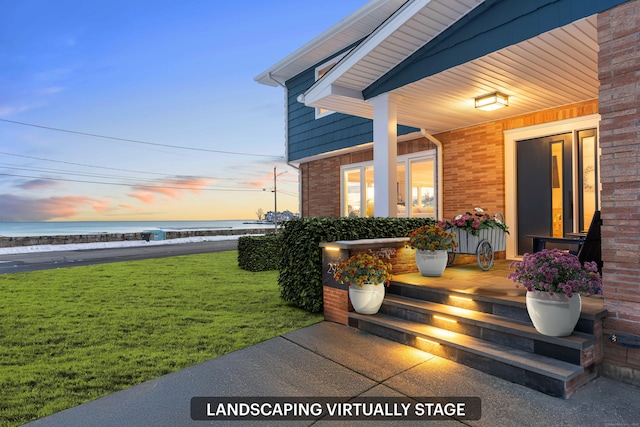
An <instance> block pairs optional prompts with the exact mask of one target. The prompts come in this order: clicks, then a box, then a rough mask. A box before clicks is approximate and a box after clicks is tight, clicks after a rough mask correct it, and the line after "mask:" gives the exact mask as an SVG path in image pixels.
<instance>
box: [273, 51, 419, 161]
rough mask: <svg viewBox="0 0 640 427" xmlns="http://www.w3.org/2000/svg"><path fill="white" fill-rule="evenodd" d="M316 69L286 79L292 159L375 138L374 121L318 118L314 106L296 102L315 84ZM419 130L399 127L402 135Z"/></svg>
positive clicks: (344, 116) (351, 118) (289, 141)
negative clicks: (299, 96)
mask: <svg viewBox="0 0 640 427" xmlns="http://www.w3.org/2000/svg"><path fill="white" fill-rule="evenodd" d="M328 59H329V58H327V60H328ZM323 62H325V61H323ZM315 68H316V67H315V66H314V67H312V68H310V69H308V70H306V71H304V72H303V73H300V74H299V75H297V76H295V77H293V78H291V79H289V80H288V81H287V82H286V86H287V89H288V94H289V95H288V100H287V105H288V108H287V110H288V115H289V116H288V129H287V131H288V138H287V139H288V144H289V147H288V148H289V150H288V151H289V161H296V160H299V159H302V158H305V157H309V156H314V155H318V154H322V153H327V152H330V151H334V150H340V149H343V148H349V147H354V146H356V145H360V144H365V143H368V142H371V141H372V140H373V121H372V120H370V119H364V118H362V117H354V116H349V115H345V114H341V113H333V114H330V115H328V116H325V117H321V118H319V119H316V118H315V108H310V107H306V106H305V105H304V104H301V103H300V102H298V101H297V97H298V95H300V94H301V93H304V92H305V91H306V90H307V89H309V88H310V87H311V86H312V85H313V84H314V83H315ZM417 130H418V129H415V128H410V127H406V126H398V134H399V135H404V134H407V133H411V132H415V131H417Z"/></svg>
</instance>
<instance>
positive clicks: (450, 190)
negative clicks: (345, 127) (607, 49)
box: [300, 100, 598, 218]
mask: <svg viewBox="0 0 640 427" xmlns="http://www.w3.org/2000/svg"><path fill="white" fill-rule="evenodd" d="M597 112H598V101H596V100H593V101H587V102H581V103H577V104H572V105H567V106H563V107H559V108H553V109H550V110H544V111H539V112H536V113H532V114H526V115H522V116H517V117H512V118H509V119H505V120H501V121H498V122H494V123H487V124H482V125H479V126H473V127H469V128H465V129H458V130H455V131H451V132H444V133H441V134H438V135H435V137H436V138H438V140H440V141H441V142H442V145H443V163H444V168H443V181H444V182H443V186H444V199H443V205H444V212H443V214H444V218H451V217H453V216H455V215H458V214H459V213H463V212H466V211H468V210H471V209H473V208H474V207H482V208H483V209H485V210H486V211H487V212H488V213H490V214H493V213H495V212H503V213H504V211H505V185H504V138H503V131H505V130H510V129H516V128H519V127H523V126H532V125H538V124H543V123H552V122H554V121H557V120H565V119H571V118H575V117H580V116H584V115H590V114H595V113H597ZM434 148H435V146H434V145H433V144H432V143H431V142H429V141H428V140H427V139H425V138H422V137H421V138H417V139H414V140H410V141H402V142H400V143H398V155H405V154H412V153H417V152H421V151H427V150H432V149H434ZM372 160H373V149H366V150H362V151H358V152H355V153H350V154H344V155H338V156H334V157H330V158H326V159H322V160H315V161H312V162H308V163H304V164H302V165H301V167H300V169H301V172H302V173H301V179H302V189H303V190H302V216H304V217H311V216H329V217H337V216H340V166H342V165H349V164H353V163H360V162H367V161H372Z"/></svg>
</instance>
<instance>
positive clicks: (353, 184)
mask: <svg viewBox="0 0 640 427" xmlns="http://www.w3.org/2000/svg"><path fill="white" fill-rule="evenodd" d="M341 200H342V215H343V216H348V217H371V216H373V166H370V165H369V166H366V165H364V164H362V165H360V166H355V165H349V166H348V167H346V168H343V171H342V197H341Z"/></svg>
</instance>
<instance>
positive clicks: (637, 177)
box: [598, 0, 640, 385]
mask: <svg viewBox="0 0 640 427" xmlns="http://www.w3.org/2000/svg"><path fill="white" fill-rule="evenodd" d="M639 23H640V1H639V0H634V1H629V2H626V3H624V4H622V5H620V6H617V7H615V8H612V9H610V10H608V11H606V12H603V13H601V14H599V15H598V42H599V45H600V52H599V55H598V74H599V79H600V93H599V110H600V115H601V123H600V147H601V150H602V153H601V157H600V164H601V169H600V171H601V175H600V178H601V183H602V192H601V197H602V209H601V210H602V219H603V227H602V258H603V262H604V268H603V285H604V306H605V308H606V309H607V310H608V314H607V318H606V320H605V325H604V335H605V358H604V364H603V368H604V369H603V371H604V373H605V374H606V375H609V376H612V377H615V378H618V379H620V380H623V381H627V382H631V383H633V384H637V385H640V349H637V348H633V347H629V346H623V345H619V344H613V343H611V342H610V340H609V339H607V338H608V337H609V335H610V334H614V333H615V334H624V335H626V336H627V337H630V338H632V339H635V338H636V337H638V338H640V127H639V126H640V83H639V82H640V59H639V58H640V48H639V47H638V46H640V27H639V26H638V25H639Z"/></svg>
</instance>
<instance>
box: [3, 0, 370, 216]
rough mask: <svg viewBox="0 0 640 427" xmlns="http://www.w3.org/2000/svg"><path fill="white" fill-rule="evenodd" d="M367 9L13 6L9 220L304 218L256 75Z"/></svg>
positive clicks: (353, 1) (277, 98) (275, 117)
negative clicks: (275, 214)
mask: <svg viewBox="0 0 640 427" xmlns="http://www.w3.org/2000/svg"><path fill="white" fill-rule="evenodd" d="M366 3H367V1H366V0H325V1H323V2H321V3H315V2H307V1H300V0H281V1H277V0H276V1H262V0H260V1H258V0H253V1H243V2H228V1H217V0H216V1H214V0H195V1H189V0H188V1H163V0H154V1H147V0H127V1H123V0H91V1H86V0H82V1H81V0H56V1H51V0H23V1H16V0H0V6H1V8H0V10H1V12H0V221H102V220H104V221H119V220H122V221H125V220H127V221H129V220H141V221H144V220H213V219H257V217H256V211H257V210H258V209H262V210H263V211H264V212H267V211H270V210H273V208H274V197H273V192H272V189H273V171H274V167H275V168H277V169H276V170H277V173H278V174H280V173H282V172H285V171H286V173H284V174H282V175H280V176H278V178H277V190H278V191H277V193H276V194H277V201H278V210H279V211H283V210H285V209H288V210H291V211H293V212H298V197H297V192H298V185H297V178H298V177H297V172H296V171H295V170H294V169H292V168H290V167H288V166H287V165H286V164H285V163H284V151H285V147H284V90H283V89H282V88H274V87H268V86H264V85H260V84H258V83H256V82H255V81H254V80H253V78H254V77H255V76H256V75H258V74H259V73H261V72H262V71H264V70H265V69H267V68H268V67H270V66H271V65H273V64H275V63H276V62H278V61H279V60H281V59H282V58H284V57H285V56H287V55H288V54H290V53H291V52H293V51H294V50H296V49H297V48H299V47H301V46H302V45H304V44H305V43H307V42H308V41H310V40H311V39H312V38H314V37H315V36H317V35H319V34H320V33H322V32H323V31H325V30H326V29H328V28H329V27H331V26H332V25H334V24H336V23H338V22H339V21H340V20H342V19H343V18H345V17H346V16H348V15H349V14H351V13H352V12H354V11H356V10H357V9H359V8H360V7H362V6H363V5H365V4H366ZM314 5H315V6H318V7H315V6H314Z"/></svg>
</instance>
